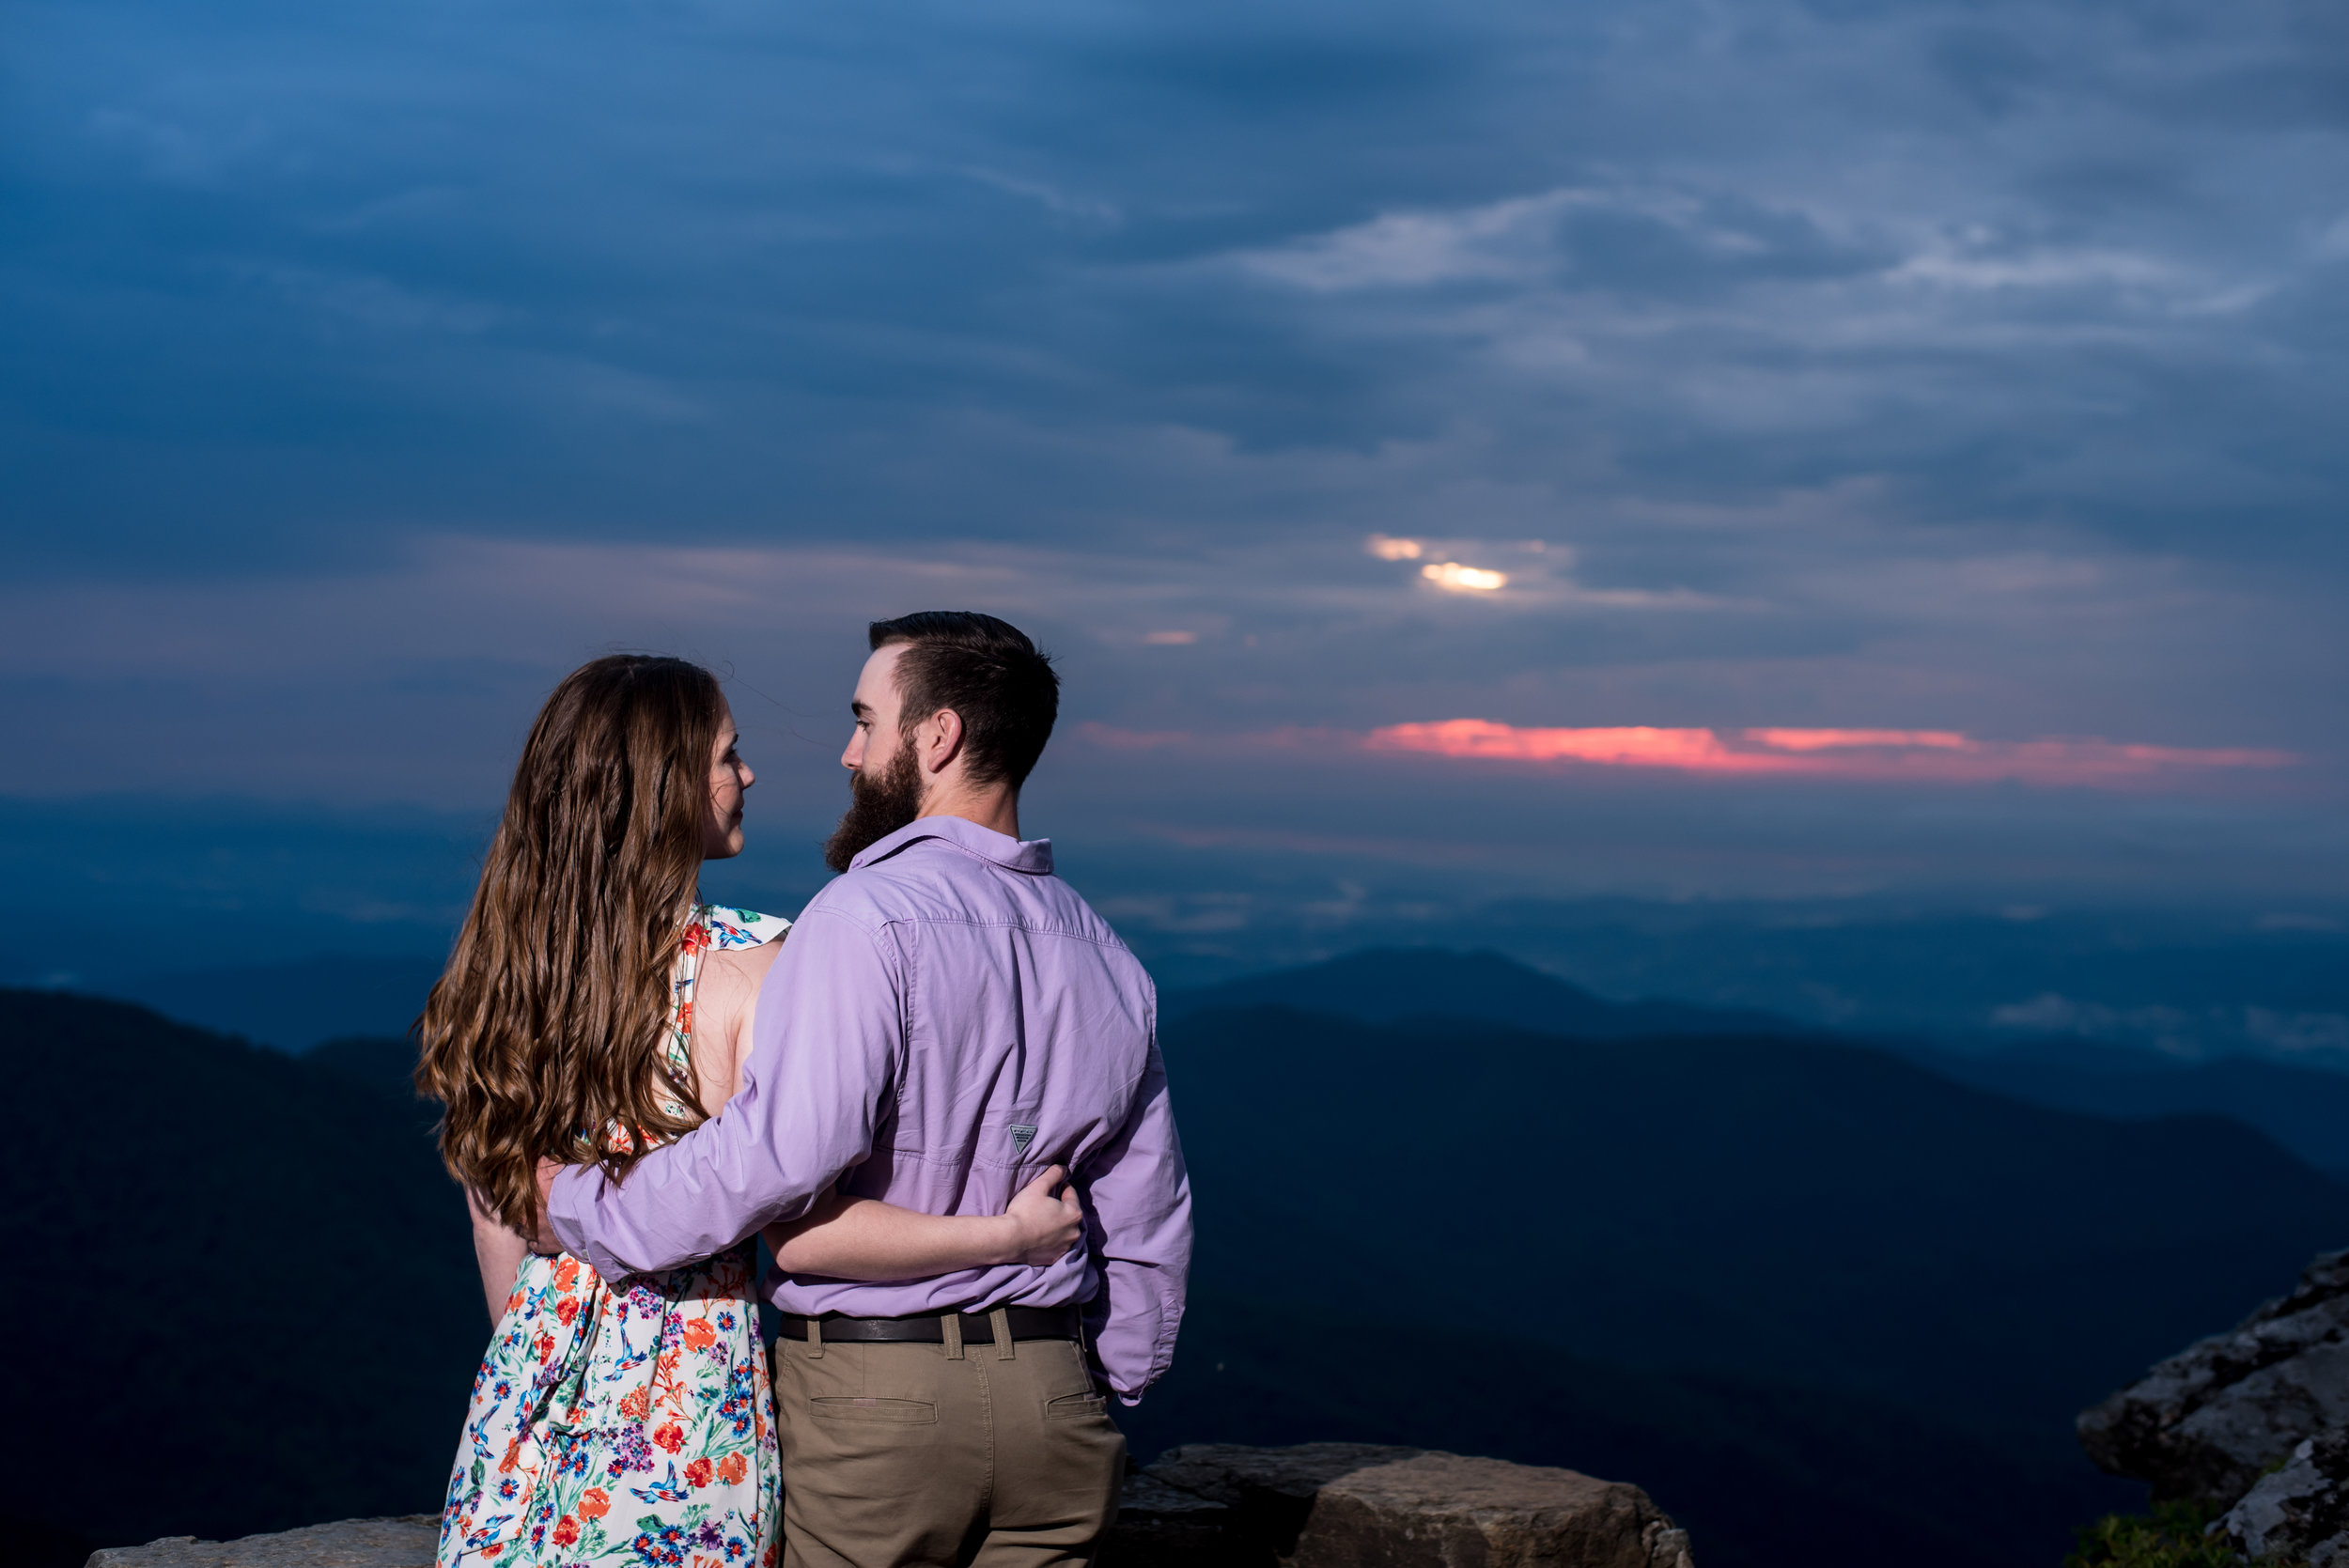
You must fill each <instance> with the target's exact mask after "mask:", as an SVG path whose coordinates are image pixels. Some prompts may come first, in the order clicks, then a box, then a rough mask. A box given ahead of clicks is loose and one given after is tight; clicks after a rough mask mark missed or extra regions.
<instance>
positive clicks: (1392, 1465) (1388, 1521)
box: [1103, 1443, 1693, 1568]
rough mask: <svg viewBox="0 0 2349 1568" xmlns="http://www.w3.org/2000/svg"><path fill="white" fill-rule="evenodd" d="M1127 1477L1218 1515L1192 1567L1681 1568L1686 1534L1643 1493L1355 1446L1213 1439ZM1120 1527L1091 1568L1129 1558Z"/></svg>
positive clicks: (1542, 1471)
mask: <svg viewBox="0 0 2349 1568" xmlns="http://www.w3.org/2000/svg"><path fill="white" fill-rule="evenodd" d="M1138 1479H1139V1480H1141V1481H1144V1482H1148V1483H1152V1484H1154V1485H1157V1486H1159V1487H1163V1488H1165V1489H1166V1490H1167V1491H1169V1492H1172V1493H1175V1494H1177V1495H1182V1494H1188V1495H1189V1496H1190V1497H1193V1498H1199V1499H1201V1500H1203V1501H1205V1502H1208V1503H1211V1504H1213V1505H1215V1506H1216V1507H1218V1508H1220V1509H1221V1510H1222V1514H1221V1517H1220V1518H1219V1519H1217V1520H1216V1521H1215V1526H1214V1528H1215V1529H1217V1530H1218V1531H1219V1532H1220V1539H1219V1540H1218V1541H1217V1542H1216V1543H1215V1545H1214V1546H1213V1547H1212V1549H1207V1550H1203V1551H1202V1552H1201V1555H1200V1556H1198V1557H1194V1558H1192V1559H1191V1560H1190V1561H1191V1562H1192V1563H1194V1564H1197V1565H1198V1568H1209V1565H1213V1568H1226V1565H1230V1568H1241V1565H1246V1564H1252V1565H1257V1568H1274V1565H1275V1564H1278V1565H1279V1568H1693V1562H1692V1560H1691V1558H1690V1555H1689V1550H1688V1532H1687V1531H1685V1530H1683V1529H1680V1528H1679V1527H1677V1526H1676V1525H1674V1524H1673V1523H1672V1519H1671V1518H1670V1517H1669V1516H1667V1515H1666V1514H1664V1513H1663V1511H1662V1510H1660V1509H1658V1508H1657V1506H1656V1505H1655V1503H1653V1502H1652V1501H1650V1500H1649V1498H1648V1496H1647V1494H1646V1493H1645V1492H1642V1491H1641V1490H1640V1489H1639V1488H1638V1487H1637V1486H1632V1485H1627V1484H1626V1483H1622V1482H1613V1481H1599V1480H1595V1479H1594V1478H1593V1477H1590V1476H1586V1475H1582V1474H1580V1473H1579V1472H1577V1471H1574V1470H1560V1469H1548V1468H1543V1467H1534V1466H1528V1465H1510V1464H1505V1463H1503V1462H1502V1461H1501V1460H1498V1459H1470V1458H1465V1457H1463V1456H1461V1455H1459V1454H1456V1453H1441V1452H1430V1451H1427V1450H1423V1449H1402V1448H1383V1447H1375V1446H1371V1445H1367V1444H1359V1443H1306V1444H1302V1445H1299V1446H1298V1447H1295V1448H1284V1449H1252V1448H1237V1447H1233V1446H1230V1445H1226V1444H1220V1443H1213V1444H1192V1445H1190V1446H1188V1447H1184V1448H1178V1449H1174V1450H1171V1451H1170V1452H1167V1453H1166V1454H1165V1455H1164V1456H1163V1457H1162V1458H1160V1459H1159V1462H1158V1463H1157V1464H1155V1465H1152V1466H1150V1467H1147V1468H1146V1469H1144V1470H1143V1472H1142V1475H1141V1477H1140V1478H1138ZM1129 1497H1130V1493H1129ZM1194 1518H1195V1521H1196V1523H1198V1524H1199V1525H1202V1526H1204V1525H1206V1516H1204V1515H1200V1516H1194ZM1128 1528H1129V1525H1128V1519H1127V1518H1123V1517H1121V1519H1120V1521H1119V1526H1118V1530H1117V1533H1116V1534H1115V1535H1113V1536H1112V1538H1111V1540H1110V1542H1109V1544H1108V1548H1107V1549H1106V1550H1105V1551H1104V1553H1103V1560H1104V1568H1126V1565H1128V1564H1129V1563H1131V1562H1132V1559H1131V1558H1129V1557H1128V1556H1127V1555H1126V1554H1127V1551H1128V1546H1127V1542H1128ZM1200 1545H1202V1546H1203V1547H1204V1546H1206V1542H1205V1541H1202V1542H1201V1543H1200Z"/></svg>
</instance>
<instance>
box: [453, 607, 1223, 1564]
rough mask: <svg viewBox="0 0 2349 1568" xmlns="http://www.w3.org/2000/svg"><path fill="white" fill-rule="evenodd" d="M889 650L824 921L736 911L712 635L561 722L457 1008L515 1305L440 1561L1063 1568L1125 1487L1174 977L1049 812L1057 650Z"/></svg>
mask: <svg viewBox="0 0 2349 1568" xmlns="http://www.w3.org/2000/svg"><path fill="white" fill-rule="evenodd" d="M871 646H872V655H871V657H870V658H869V659H868V660H866V661H865V665H864V668H863V673H862V675H860V677H859V679H858V681H857V687H856V692H855V698H854V701H853V703H852V705H851V707H852V712H853V714H854V717H855V722H856V727H855V730H854V733H853V735H852V737H851V738H850V739H849V742H848V750H847V751H846V752H845V753H843V754H842V757H841V761H842V763H843V764H844V765H845V766H847V767H848V768H849V769H850V780H849V782H850V798H851V802H852V803H851V806H850V809H849V811H848V815H846V816H844V817H843V818H842V820H841V823H840V827H839V829H838V831H836V832H835V833H834V834H833V835H832V840H831V842H830V843H829V844H828V845H827V846H825V858H826V860H827V862H829V863H830V864H831V866H832V869H833V870H835V871H837V872H839V873H841V875H840V876H839V877H837V878H836V879H835V880H833V881H832V883H830V884H829V885H828V886H826V887H825V888H824V890H823V891H822V892H821V893H818V894H817V896H816V898H815V899H814V900H813V901H812V902H810V903H809V905H808V906H807V908H805V909H804V910H802V911H801V915H800V918H799V920H798V922H797V923H796V924H792V923H789V922H786V921H784V920H780V919H776V918H773V917H770V916H767V915H761V914H755V913H753V912H750V911H747V910H740V909H728V908H713V907H711V906H708V905H705V904H703V903H701V902H700V895H699V892H698V881H699V877H698V874H699V868H700V863H701V862H703V861H704V860H713V859H721V858H723V857H725V856H729V855H733V854H737V853H739V851H740V849H741V847H742V802H743V793H744V791H745V790H747V789H748V788H749V787H750V785H751V784H752V772H751V769H750V768H749V766H748V765H747V764H746V763H744V762H743V761H742V759H741V757H740V756H739V753H738V752H737V750H736V741H737V738H738V737H737V736H736V733H735V729H734V723H733V718H732V715H731V712H730V711H729V709H728V707H727V705H726V701H725V698H724V695H723V692H722V691H721V690H720V688H719V685H718V682H717V681H716V679H715V678H714V677H713V676H711V675H710V674H709V673H708V671H706V670H703V669H701V668H699V667H698V666H696V665H693V664H690V663H687V662H685V661H683V660H673V659H655V658H646V657H639V656H614V657H612V658H607V659H599V660H595V661H594V662H592V663H590V664H587V665H585V666H584V667H583V668H582V669H580V670H578V671H576V672H574V673H573V674H572V675H570V676H568V678H567V679H566V680H565V681H564V682H563V683H562V685H561V686H560V687H558V688H557V689H556V691H555V692H554V694H553V695H552V697H551V698H550V699H549V700H548V702H547V705H546V707H545V709H544V710H543V711H542V712H541V713H540V714H539V716H538V720H537V723H536V725H535V726H534V727H533V728H532V730H531V734H530V738H529V740H528V742H527V743H526V744H525V746H524V749H523V753H522V760H521V767H520V768H519V769H518V770H517V772H516V775H515V780H514V785H513V790H512V792H511V794H510V796H509V798H508V800H507V802H506V815H505V818H504V821H503V822H502V824H501V825H500V827H499V829H498V832H497V836H496V839H495V841H494V842H493V844H492V846H491V847H490V854H489V857H488V860H487V862H486V863H485V866H484V869H483V874H482V878H481V886H480V889H479V891H478V893H476V894H475V896H474V904H473V908H472V910H471V912H470V913H469V914H468V916H467V918H466V921H465V924H464V926H463V928H462V931H461V933H460V934H459V938H458V942H457V946H456V949H455V951H454V953H453V955H451V957H450V960H449V965H448V970H447V971H446V973H445V974H444V975H443V978H442V980H441V982H440V984H439V985H438V986H436V987H435V988H434V990H433V993H432V997H431V1001H430V1002H429V1003H428V1006H427V1008H426V1011H425V1015H424V1019H423V1022H422V1026H421V1027H422V1036H423V1062H422V1065H421V1067H420V1068H419V1071H418V1075H417V1077H418V1081H419V1083H420V1084H421V1085H422V1086H423V1088H424V1089H425V1090H426V1092H427V1093H428V1094H431V1095H433V1096H434V1097H436V1098H438V1099H440V1100H441V1101H443V1104H445V1106H446V1107H447V1112H446V1116H445V1119H444V1121H443V1128H442V1151H443V1156H444V1157H445V1158H446V1159H447V1162H448V1164H449V1167H450V1169H451V1170H452V1171H453V1172H455V1173H456V1174H457V1176H458V1178H459V1180H460V1181H461V1182H462V1183H463V1184H464V1186H465V1188H466V1191H467V1194H468V1197H469V1201H470V1202H471V1203H472V1206H473V1212H474V1250H475V1252H476V1255H477V1256H478V1258H479V1259H480V1263H481V1273H482V1282H483V1286H484V1289H485V1292H486V1294H487V1298H488V1301H489V1305H490V1314H491V1315H492V1316H493V1317H494V1318H496V1319H497V1327H496V1329H495V1331H494V1333H493V1335H492V1338H491V1341H490V1349H489V1353H488V1355H487V1357H486V1358H484V1360H483V1362H482V1365H481V1370H480V1374H479V1375H478V1376H477V1378H476V1379H475V1383H474V1393H473V1400H472V1405H471V1407H470V1409H469V1410H468V1412H467V1415H466V1421H465V1427H464V1433H463V1436H462V1438H461V1439H460V1442H459V1449H458V1455H457V1466H456V1469H455V1473H454V1474H453V1475H452V1477H451V1479H450V1483H449V1491H448V1497H447V1501H446V1506H445V1509H444V1512H443V1516H442V1524H441V1544H440V1564H441V1568H459V1565H463V1568H488V1565H490V1564H496V1565H498V1568H507V1565H509V1564H550V1565H551V1564H557V1563H563V1564H569V1563H582V1564H591V1563H592V1564H604V1563H628V1564H638V1563H642V1564H646V1565H661V1568H730V1565H733V1564H742V1565H744V1568H766V1565H769V1564H773V1563H775V1562H777V1561H778V1560H781V1561H782V1562H784V1563H786V1564H788V1565H789V1568H898V1565H911V1564H924V1565H930V1564H936V1565H941V1568H948V1565H952V1568H960V1565H964V1564H973V1563H977V1564H984V1565H986V1568H1015V1565H1018V1568H1050V1565H1051V1564H1055V1563H1064V1562H1081V1561H1086V1560H1090V1558H1091V1557H1092V1555H1093V1551H1094V1548H1095V1546H1096V1545H1097V1542H1098V1540H1099V1539H1100V1536H1101V1535H1102V1533H1103V1532H1104V1531H1105V1530H1106V1529H1107V1528H1108V1526H1109V1524H1110V1523H1111V1522H1112V1519H1113V1517H1114V1515H1115V1511H1116V1499H1117V1493H1118V1488H1119V1484H1120V1482H1121V1480H1122V1477H1123V1473H1124V1468H1125V1439H1124V1438H1123V1436H1120V1435H1119V1433H1118V1430H1117V1427H1116V1425H1115V1423H1114V1422H1113V1421H1112V1420H1111V1419H1110V1414H1109V1403H1110V1399H1111V1398H1112V1397H1114V1398H1115V1399H1116V1400H1118V1401H1121V1402H1124V1403H1127V1404H1131V1403H1134V1402H1136V1401H1137V1400H1139V1399H1140V1398H1141V1395H1142V1392H1143V1389H1145V1388H1147V1387H1148V1386H1149V1385H1150V1384H1151V1382H1152V1381H1154V1380H1155V1379H1156V1378H1157V1377H1159V1374H1162V1373H1163V1372H1164V1371H1165V1370H1166V1367H1167V1364H1168V1361H1169V1359H1170V1358H1171V1356H1172V1354H1173V1350H1174V1344H1175V1329H1176V1327H1177V1326H1178V1324H1179V1322H1180V1320H1181V1317H1182V1309H1183V1293H1184V1284H1185V1274H1186V1270H1187V1268H1188V1265H1189V1261H1190V1183H1189V1180H1188V1178H1187V1177H1186V1175H1185V1173H1184V1170H1183V1160H1182V1152H1181V1148H1180V1146H1179V1144H1178V1143H1177V1141H1176V1139H1175V1124H1174V1119H1173V1114H1172V1112H1171V1110H1170V1109H1169V1107H1168V1102H1167V1094H1166V1076H1165V1072H1164V1069H1163V1067H1162V1065H1161V1063H1160V1062H1159V1051H1158V1045H1157V1038H1156V1033H1157V1031H1156V999H1155V996H1154V993H1153V991H1152V988H1151V985H1150V981H1149V977H1148V976H1147V975H1146V974H1145V973H1144V972H1143V969H1142V967H1141V965H1140V964H1139V963H1138V962H1137V961H1136V960H1135V958H1134V957H1133V955H1131V954H1130V953H1128V951H1127V950H1126V948H1125V946H1124V944H1123V943H1121V942H1120V941H1119V940H1118V939H1117V938H1116V936H1115V935H1114V934H1113V933H1112V931H1111V930H1110V928H1109V926H1108V925H1107V924H1105V923H1104V922H1103V921H1102V920H1101V919H1100V917H1099V916H1097V915H1096V914H1095V913H1094V912H1093V910H1092V909H1091V908H1088V907H1087V906H1086V904H1085V902H1084V900H1082V899H1081V898H1080V897H1078V896H1077V894H1076V893H1075V892H1073V891H1072V890H1071V889H1070V888H1069V887H1068V886H1067V884H1066V883H1065V882H1062V881H1061V880H1060V879H1059V878H1057V877H1054V876H1053V875H1052V859H1051V846H1050V843H1049V842H1048V841H1043V840H1023V839H1021V838H1020V836H1019V788H1020V784H1021V783H1022V782H1023V781H1024V780H1025V779H1026V778H1027V776H1028V772H1029V769H1030V768H1033V767H1034V764H1035V761H1036V759H1037V757H1038V756H1039V755H1040V754H1041V753H1042V752H1043V750H1044V745H1045V742H1046V740H1047V739H1048V738H1049V737H1050V734H1051V729H1052V722H1053V719H1054V717H1055V715H1056V713H1057V710H1058V702H1059V681H1058V678H1057V677H1056V676H1055V675H1054V674H1053V671H1052V668H1051V665H1050V661H1049V660H1047V659H1045V658H1044V656H1042V655H1041V654H1039V653H1038V652H1037V651H1036V649H1035V646H1034V644H1032V643H1031V642H1030V641H1029V640H1028V639H1027V637H1025V636H1024V635H1022V634H1021V633H1020V632H1019V630H1017V629H1014V628H1013V627H1010V626H1008V625H1006V624H1004V623H1003V622H1002V621H1000V620H997V619H995V618H994V617H992V616H988V615H982V614H976V613H967V612H929V613H921V614H914V615H907V616H903V617H901V618H899V619H896V620H891V621H881V622H877V623H875V624H874V626H873V627H872V629H871ZM786 927H787V929H788V937H787V939H786ZM761 1234H763V1235H764V1236H765V1238H766V1240H767V1242H768V1244H769V1246H770V1248H771V1250H772V1251H773V1254H774V1257H775V1265H774V1267H773V1268H772V1269H771V1270H770V1271H769V1272H768V1274H767V1275H766V1277H765V1278H764V1279H763V1280H755V1279H754V1272H755V1268H754V1237H756V1236H758V1235H761ZM761 1298H764V1299H765V1300H767V1301H768V1302H770V1303H771V1305H772V1306H773V1307H774V1308H775V1309H776V1310H777V1311H778V1312H780V1313H781V1314H782V1334H781V1337H780V1338H779V1339H777V1340H776V1342H775V1343H774V1347H773V1355H772V1360H771V1367H770V1358H769V1357H768V1355H767V1354H766V1352H765V1351H764V1350H763V1349H762V1346H761V1343H760V1336H759V1327H758V1311H757V1307H758V1302H759V1300H760V1299H761Z"/></svg>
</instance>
